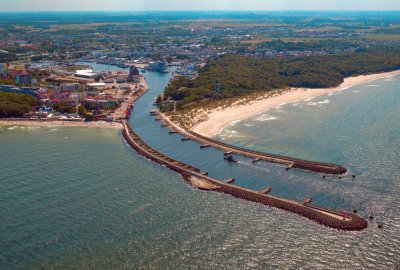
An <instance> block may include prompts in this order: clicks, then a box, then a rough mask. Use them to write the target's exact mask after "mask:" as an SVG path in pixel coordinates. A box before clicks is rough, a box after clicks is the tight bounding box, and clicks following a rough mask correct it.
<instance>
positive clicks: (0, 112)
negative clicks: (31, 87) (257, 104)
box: [0, 91, 37, 118]
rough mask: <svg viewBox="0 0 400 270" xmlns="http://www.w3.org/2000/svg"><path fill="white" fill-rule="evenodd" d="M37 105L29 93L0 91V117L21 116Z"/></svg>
mask: <svg viewBox="0 0 400 270" xmlns="http://www.w3.org/2000/svg"><path fill="white" fill-rule="evenodd" d="M35 105H37V99H36V98H34V97H33V96H31V95H26V94H18V93H8V92H3V91H0V117H2V118H6V117H21V116H23V115H24V113H27V112H29V111H30V110H31V108H32V107H33V106H35Z"/></svg>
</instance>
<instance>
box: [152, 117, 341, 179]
mask: <svg viewBox="0 0 400 270" xmlns="http://www.w3.org/2000/svg"><path fill="white" fill-rule="evenodd" d="M151 114H152V115H155V116H158V117H159V118H160V119H162V120H163V121H164V122H165V123H166V124H167V125H168V127H169V128H171V129H174V130H175V131H177V132H179V133H180V134H181V135H182V136H184V138H186V139H188V138H190V139H192V140H194V141H197V142H199V143H201V144H202V145H208V146H212V147H214V148H217V149H221V150H223V151H228V152H231V153H233V154H238V155H242V156H246V157H249V158H252V159H253V160H254V161H255V162H257V161H259V160H263V161H267V162H272V163H277V164H283V165H286V166H287V169H291V168H297V169H302V170H307V171H313V172H318V173H325V174H332V175H340V174H344V173H346V171H347V170H346V168H344V167H342V166H339V165H336V164H331V163H322V162H316V161H308V160H303V159H298V158H292V157H286V156H280V155H274V154H268V153H263V152H258V151H254V150H249V149H245V148H241V147H237V146H233V145H230V144H227V143H223V142H220V141H217V140H214V139H211V138H208V137H205V136H202V135H200V134H198V133H196V132H193V131H186V130H184V129H182V128H180V127H178V126H176V125H175V124H174V123H173V122H172V121H170V120H169V119H168V118H167V117H166V116H165V115H163V114H162V113H161V112H159V111H152V112H151Z"/></svg>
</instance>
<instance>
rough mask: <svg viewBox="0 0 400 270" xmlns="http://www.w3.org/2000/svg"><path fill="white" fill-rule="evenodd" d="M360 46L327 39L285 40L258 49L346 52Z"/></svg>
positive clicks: (263, 45)
mask: <svg viewBox="0 0 400 270" xmlns="http://www.w3.org/2000/svg"><path fill="white" fill-rule="evenodd" d="M359 46H360V45H359V44H356V43H355V42H351V41H348V40H338V39H326V40H317V41H309V42H284V41H283V40H274V41H268V42H261V43H259V44H258V45H257V48H262V49H269V50H276V51H315V50H325V51H333V50H346V49H349V48H357V47H359Z"/></svg>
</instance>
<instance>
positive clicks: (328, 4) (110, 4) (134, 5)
mask: <svg viewBox="0 0 400 270" xmlns="http://www.w3.org/2000/svg"><path fill="white" fill-rule="evenodd" d="M91 10H93V11H94V10H102V11H104V10H105V11H113V10H125V11H135V10H400V0H0V11H91Z"/></svg>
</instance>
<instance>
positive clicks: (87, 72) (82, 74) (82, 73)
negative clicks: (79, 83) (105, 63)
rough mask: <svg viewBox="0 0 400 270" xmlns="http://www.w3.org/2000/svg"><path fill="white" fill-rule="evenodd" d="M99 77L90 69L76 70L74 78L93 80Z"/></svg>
mask: <svg viewBox="0 0 400 270" xmlns="http://www.w3.org/2000/svg"><path fill="white" fill-rule="evenodd" d="M98 76H99V73H97V72H93V70H91V69H84V70H77V71H76V72H75V74H74V77H77V78H83V79H94V78H96V77H98Z"/></svg>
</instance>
